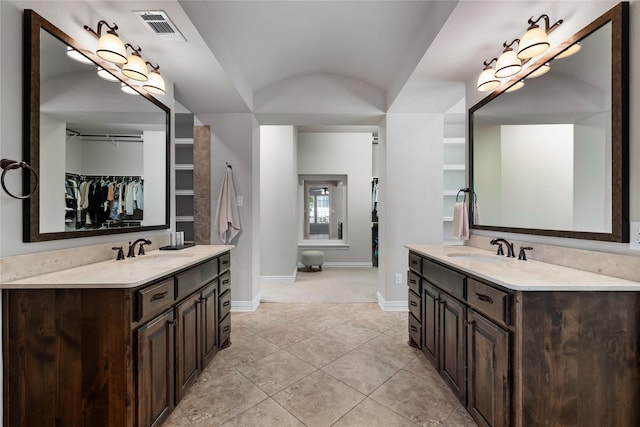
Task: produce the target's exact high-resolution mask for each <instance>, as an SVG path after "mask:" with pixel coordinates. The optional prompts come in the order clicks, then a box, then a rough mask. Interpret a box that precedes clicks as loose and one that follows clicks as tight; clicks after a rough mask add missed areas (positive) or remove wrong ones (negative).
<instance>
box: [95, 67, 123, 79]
mask: <svg viewBox="0 0 640 427" xmlns="http://www.w3.org/2000/svg"><path fill="white" fill-rule="evenodd" d="M98 75H99V76H100V77H101V78H103V79H105V80H107V81H110V82H117V81H120V79H119V78H117V77H116V76H114V75H113V74H111V73H110V72H108V71H107V70H105V69H104V68H102V67H98Z"/></svg>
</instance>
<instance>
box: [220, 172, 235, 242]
mask: <svg viewBox="0 0 640 427" xmlns="http://www.w3.org/2000/svg"><path fill="white" fill-rule="evenodd" d="M214 228H215V230H216V231H217V232H218V233H220V240H221V241H222V243H229V242H231V241H232V240H233V238H234V237H236V236H237V235H238V233H240V213H239V212H238V202H237V199H236V190H235V188H234V185H233V172H232V170H231V168H227V172H226V174H225V175H224V179H223V180H222V186H221V187H220V196H219V197H218V207H217V209H216V220H215V223H214Z"/></svg>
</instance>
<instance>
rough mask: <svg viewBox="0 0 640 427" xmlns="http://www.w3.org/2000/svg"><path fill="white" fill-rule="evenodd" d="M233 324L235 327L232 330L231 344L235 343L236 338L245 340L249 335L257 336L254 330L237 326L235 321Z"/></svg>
mask: <svg viewBox="0 0 640 427" xmlns="http://www.w3.org/2000/svg"><path fill="white" fill-rule="evenodd" d="M231 324H232V325H233V326H232V328H231V342H233V340H235V339H236V338H244V337H248V336H249V335H253V334H255V332H253V331H252V330H250V329H247V328H245V327H243V326H240V324H236V322H234V321H233V319H232V320H231Z"/></svg>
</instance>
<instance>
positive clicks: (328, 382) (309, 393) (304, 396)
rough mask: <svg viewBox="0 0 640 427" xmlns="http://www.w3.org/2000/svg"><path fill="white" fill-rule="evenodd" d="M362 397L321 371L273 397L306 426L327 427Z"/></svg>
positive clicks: (362, 396) (362, 397)
mask: <svg viewBox="0 0 640 427" xmlns="http://www.w3.org/2000/svg"><path fill="white" fill-rule="evenodd" d="M364 398H365V396H364V395H363V394H361V393H358V392H357V391H355V390H354V389H352V388H351V387H348V386H346V385H344V384H343V383H341V382H340V381H338V380H336V379H334V378H332V377H331V376H330V375H328V374H325V373H324V372H322V371H316V372H314V373H313V374H311V375H309V376H307V377H305V378H303V379H302V380H300V381H298V382H297V383H295V384H293V385H291V386H289V387H287V388H286V389H284V390H282V391H281V392H280V393H278V394H276V395H275V396H273V399H274V400H275V401H276V402H278V403H279V404H280V405H281V406H282V407H283V408H285V409H286V410H288V411H289V412H291V413H292V414H293V415H295V416H296V418H298V419H299V420H300V421H302V422H303V423H305V424H306V425H307V426H309V427H319V426H330V425H332V424H333V423H334V422H336V421H337V420H338V419H340V418H341V417H342V416H343V415H344V414H346V413H347V412H349V411H350V410H351V409H352V408H353V407H355V406H356V405H357V404H358V403H360V401H362V400H363V399H364Z"/></svg>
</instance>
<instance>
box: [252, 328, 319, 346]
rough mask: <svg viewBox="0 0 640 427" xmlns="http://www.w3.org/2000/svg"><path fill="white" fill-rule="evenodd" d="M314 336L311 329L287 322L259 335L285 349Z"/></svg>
mask: <svg viewBox="0 0 640 427" xmlns="http://www.w3.org/2000/svg"><path fill="white" fill-rule="evenodd" d="M312 334H313V332H312V331H310V330H309V329H306V328H303V327H300V326H297V325H296V324H294V323H290V322H287V323H283V324H281V325H278V326H275V327H273V328H271V329H269V330H267V331H264V332H261V333H260V334H259V335H260V336H261V337H262V338H264V339H266V340H267V341H269V342H271V343H273V344H275V345H277V346H278V347H280V348H285V347H289V346H290V345H293V344H295V343H297V342H300V341H304V340H305V339H307V338H309V336H310V335H312Z"/></svg>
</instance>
